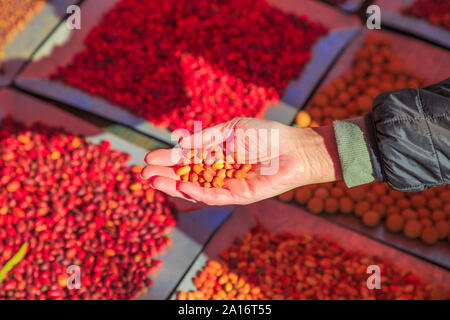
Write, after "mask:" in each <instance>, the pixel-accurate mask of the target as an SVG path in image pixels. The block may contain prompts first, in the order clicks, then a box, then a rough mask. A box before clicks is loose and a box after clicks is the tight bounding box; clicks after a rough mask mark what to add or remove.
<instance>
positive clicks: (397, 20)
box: [375, 0, 450, 49]
mask: <svg viewBox="0 0 450 320" xmlns="http://www.w3.org/2000/svg"><path fill="white" fill-rule="evenodd" d="M413 2H414V0H378V1H376V2H375V4H376V5H378V6H379V7H380V9H381V24H382V26H383V25H385V26H387V27H390V28H392V29H397V30H400V31H404V32H408V33H411V34H413V35H415V36H418V37H421V38H423V39H426V40H428V41H431V42H434V43H437V44H439V45H441V46H444V47H446V48H447V49H450V30H446V29H445V28H443V27H440V26H437V25H434V24H432V23H430V22H428V20H425V19H422V18H419V17H413V16H407V15H405V14H403V13H402V10H403V9H404V8H407V7H409V6H410V5H412V3H413Z"/></svg>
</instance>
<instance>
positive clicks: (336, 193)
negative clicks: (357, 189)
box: [330, 187, 345, 198]
mask: <svg viewBox="0 0 450 320" xmlns="http://www.w3.org/2000/svg"><path fill="white" fill-rule="evenodd" d="M344 193H345V191H344V189H343V188H339V187H334V188H332V189H331V191H330V194H331V196H332V197H333V198H340V197H342V196H343V195H344Z"/></svg>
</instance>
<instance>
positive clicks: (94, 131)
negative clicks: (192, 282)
mask: <svg viewBox="0 0 450 320" xmlns="http://www.w3.org/2000/svg"><path fill="white" fill-rule="evenodd" d="M6 115H11V116H12V117H13V118H14V119H16V120H18V121H22V122H25V123H32V122H35V121H39V122H42V123H45V124H47V125H52V126H57V127H63V128H65V129H66V130H68V131H70V132H71V133H74V134H81V135H84V136H86V137H87V140H88V141H91V142H94V143H100V142H101V141H102V140H109V141H111V143H112V146H113V148H114V149H116V150H121V151H123V152H127V153H129V154H130V155H131V160H130V162H129V163H130V164H143V159H144V156H145V154H146V153H147V150H145V149H142V148H140V147H138V146H136V145H133V144H132V143H130V142H127V141H125V140H123V139H122V138H120V137H118V136H116V135H114V134H112V133H110V132H107V131H106V130H102V129H100V128H98V127H96V126H94V125H92V124H90V123H88V122H85V121H83V120H82V119H79V118H77V117H75V116H73V115H71V114H68V113H66V112H64V111H62V110H60V109H57V108H55V107H54V106H52V105H50V104H48V103H45V102H42V101H40V100H37V99H35V98H32V97H29V96H26V95H24V94H22V93H19V92H17V91H14V90H12V89H1V90H0V119H1V118H3V117H5V116H6ZM171 201H172V202H173V203H174V204H175V206H176V208H177V210H178V211H179V214H178V219H177V220H178V224H177V226H176V227H175V228H174V229H173V230H172V231H171V232H170V234H169V236H170V237H171V238H172V245H171V246H169V247H168V248H167V250H166V251H165V252H164V253H162V254H160V255H159V256H157V257H156V258H158V259H160V260H162V261H163V266H162V267H161V268H160V269H159V270H157V272H156V273H154V274H153V275H152V279H153V286H152V287H151V288H149V290H147V292H146V293H145V294H143V295H142V296H140V297H139V299H167V298H168V297H169V295H170V293H171V292H172V291H173V289H174V288H175V286H176V284H177V283H178V281H179V280H180V279H181V278H182V276H183V275H184V273H185V271H186V269H187V268H188V267H189V266H190V265H191V263H192V262H193V261H194V259H195V258H196V257H197V255H198V254H199V253H200V252H201V251H202V249H203V247H204V245H205V243H206V242H207V240H208V239H209V238H210V236H211V235H212V234H213V233H214V231H215V230H216V229H217V228H218V227H219V226H220V225H221V224H222V223H223V221H224V220H225V219H226V218H227V217H228V216H229V214H230V213H231V211H232V209H233V208H232V207H230V206H229V207H202V208H200V209H196V208H197V205H194V204H192V203H190V202H187V201H184V200H178V199H171ZM180 211H181V212H180ZM186 211H189V212H186Z"/></svg>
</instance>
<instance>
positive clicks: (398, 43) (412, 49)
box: [306, 30, 450, 268]
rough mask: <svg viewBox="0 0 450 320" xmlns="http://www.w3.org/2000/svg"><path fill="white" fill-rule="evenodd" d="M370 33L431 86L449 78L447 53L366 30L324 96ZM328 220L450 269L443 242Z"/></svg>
mask: <svg viewBox="0 0 450 320" xmlns="http://www.w3.org/2000/svg"><path fill="white" fill-rule="evenodd" d="M370 32H375V33H376V34H377V35H379V36H380V37H383V38H385V39H388V40H389V41H390V43H391V45H392V51H393V53H394V54H399V55H401V57H402V59H403V61H404V63H405V65H406V66H409V70H410V71H411V72H413V73H415V74H419V75H421V76H423V77H424V79H425V81H426V82H427V83H428V84H431V83H435V82H438V81H441V80H444V79H446V78H447V77H448V76H449V75H450V54H449V53H448V51H446V50H444V49H441V48H439V47H436V46H434V45H430V44H427V43H424V42H421V41H419V40H416V39H412V38H410V37H406V36H403V35H399V34H396V33H393V32H389V31H385V30H382V31H368V30H364V31H361V32H360V33H359V34H358V35H357V36H356V37H355V38H354V40H353V41H352V43H351V44H350V45H349V46H348V47H347V48H346V49H345V50H344V52H343V54H342V55H341V56H340V58H339V59H338V60H337V61H336V64H335V65H334V66H333V68H332V69H331V70H330V71H329V73H328V74H327V76H326V77H325V79H324V80H323V82H322V83H321V85H320V86H319V87H318V89H317V91H316V92H321V90H322V89H323V88H325V87H326V86H327V85H329V84H330V83H331V82H332V81H333V80H334V79H336V78H338V77H339V76H341V75H342V74H344V73H345V72H347V71H349V70H350V68H351V64H352V60H353V58H354V54H355V52H356V51H358V50H359V49H360V48H361V46H362V44H363V42H364V39H365V37H366V36H367V34H369V33H370ZM436 61H439V63H436ZM309 104H310V103H308V105H307V106H306V107H308V106H309ZM326 219H330V220H332V221H335V222H337V223H339V224H341V225H343V226H346V227H348V228H350V229H353V230H355V231H358V232H360V233H364V234H366V235H368V236H370V237H372V238H374V239H378V240H380V241H382V242H384V243H388V244H389V245H391V246H393V247H397V248H399V249H401V250H405V251H408V252H410V253H411V254H414V255H417V256H420V257H422V258H423V259H427V260H429V261H432V262H433V263H436V264H439V265H441V266H443V267H446V268H450V247H449V246H448V244H446V243H444V242H442V241H441V242H439V243H437V244H435V245H433V246H427V245H425V244H423V243H421V242H420V241H418V240H409V239H406V238H405V237H404V236H402V235H397V234H392V233H390V232H388V231H387V230H386V228H385V227H384V226H379V227H377V228H373V229H371V228H367V227H365V226H364V225H363V224H362V222H361V220H360V219H359V218H357V217H354V216H352V217H348V216H344V215H341V214H339V213H338V214H336V215H326Z"/></svg>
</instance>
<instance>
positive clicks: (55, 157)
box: [50, 151, 61, 160]
mask: <svg viewBox="0 0 450 320" xmlns="http://www.w3.org/2000/svg"><path fill="white" fill-rule="evenodd" d="M50 158H51V159H52V160H58V159H59V158H61V153H60V152H59V151H53V152H52V154H51V155H50Z"/></svg>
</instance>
